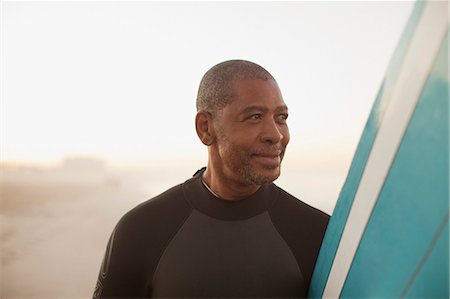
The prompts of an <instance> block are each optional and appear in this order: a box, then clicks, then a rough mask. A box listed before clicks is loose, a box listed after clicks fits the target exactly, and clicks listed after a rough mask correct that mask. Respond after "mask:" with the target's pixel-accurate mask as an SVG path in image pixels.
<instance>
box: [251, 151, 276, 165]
mask: <svg viewBox="0 0 450 299" xmlns="http://www.w3.org/2000/svg"><path fill="white" fill-rule="evenodd" d="M252 156H253V157H254V158H255V159H256V160H257V161H259V162H260V163H261V164H265V165H270V166H278V165H280V163H281V151H280V150H279V151H275V152H263V153H257V154H253V155H252Z"/></svg>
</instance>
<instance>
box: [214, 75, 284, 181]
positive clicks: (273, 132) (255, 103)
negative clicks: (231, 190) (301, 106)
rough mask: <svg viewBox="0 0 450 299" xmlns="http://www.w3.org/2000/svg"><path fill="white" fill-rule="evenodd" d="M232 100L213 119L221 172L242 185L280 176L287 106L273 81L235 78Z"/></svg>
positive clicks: (226, 177) (270, 179)
mask: <svg viewBox="0 0 450 299" xmlns="http://www.w3.org/2000/svg"><path fill="white" fill-rule="evenodd" d="M231 90H232V101H231V103H229V104H228V105H227V106H225V107H224V108H223V109H222V110H221V111H219V113H218V116H217V117H216V119H215V129H216V133H217V138H216V140H217V144H216V149H217V151H216V155H217V156H218V157H216V158H217V160H216V161H217V163H219V164H221V167H220V169H221V175H223V176H224V178H225V179H228V180H232V181H234V182H236V183H239V184H243V185H262V184H265V183H268V182H272V181H274V180H275V179H277V178H278V177H279V175H280V164H281V160H282V159H283V156H284V151H285V149H286V146H287V144H288V143H289V130H288V126H287V124H286V119H287V115H288V111H287V107H286V105H285V103H284V101H283V98H282V96H281V92H280V90H279V88H278V85H277V83H276V82H275V81H273V80H267V81H265V80H260V79H248V80H237V81H234V82H233V84H232V86H231Z"/></svg>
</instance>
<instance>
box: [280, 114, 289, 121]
mask: <svg viewBox="0 0 450 299" xmlns="http://www.w3.org/2000/svg"><path fill="white" fill-rule="evenodd" d="M287 119H288V115H287V114H280V115H279V116H278V120H279V121H280V122H286V120H287Z"/></svg>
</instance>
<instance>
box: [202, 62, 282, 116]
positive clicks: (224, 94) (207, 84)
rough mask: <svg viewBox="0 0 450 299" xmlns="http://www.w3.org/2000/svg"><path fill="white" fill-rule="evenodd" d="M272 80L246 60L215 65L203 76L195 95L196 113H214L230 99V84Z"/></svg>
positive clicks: (267, 74)
mask: <svg viewBox="0 0 450 299" xmlns="http://www.w3.org/2000/svg"><path fill="white" fill-rule="evenodd" d="M244 79H262V80H274V81H275V79H274V78H273V76H272V75H271V74H270V73H269V72H268V71H267V70H266V69H264V68H263V67H262V66H260V65H258V64H256V63H254V62H251V61H247V60H228V61H224V62H221V63H219V64H216V65H215V66H213V67H212V68H210V69H209V70H208V71H207V72H206V73H205V75H204V76H203V78H202V80H201V82H200V86H199V89H198V94H197V103H196V104H197V111H201V110H205V111H209V112H215V111H217V110H220V109H222V108H224V107H225V106H226V105H227V104H228V103H230V101H231V99H232V94H231V90H230V86H231V83H232V82H233V81H235V80H244Z"/></svg>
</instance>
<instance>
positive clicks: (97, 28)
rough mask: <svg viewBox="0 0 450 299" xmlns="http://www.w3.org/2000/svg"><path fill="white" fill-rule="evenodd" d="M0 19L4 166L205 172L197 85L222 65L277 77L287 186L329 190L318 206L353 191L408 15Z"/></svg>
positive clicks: (109, 10)
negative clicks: (369, 125)
mask: <svg viewBox="0 0 450 299" xmlns="http://www.w3.org/2000/svg"><path fill="white" fill-rule="evenodd" d="M1 5H2V12H1V16H2V18H1V19H2V21H1V25H2V28H1V60H2V61H1V62H2V64H1V65H2V66H1V75H2V77H1V84H2V90H1V108H2V110H1V134H2V140H1V141H2V142H1V150H2V153H1V154H2V161H3V162H14V163H39V164H43V165H45V164H52V163H56V162H57V161H60V160H61V159H62V158H64V157H68V156H89V157H98V158H101V159H105V160H106V161H108V163H109V164H110V165H112V166H115V167H127V166H129V167H140V168H146V167H152V166H154V165H156V164H158V165H163V166H164V167H169V168H170V167H172V169H176V168H177V166H180V165H188V166H189V167H194V166H193V165H199V167H201V166H203V165H200V164H205V162H206V153H207V152H206V149H205V147H204V146H203V145H202V144H201V142H200V141H199V140H198V138H197V136H196V133H195V129H194V117H195V113H196V111H195V98H196V93H197V88H198V84H199V82H200V80H201V77H202V76H203V74H204V73H205V72H206V71H207V70H208V69H209V68H210V67H212V66H213V65H215V64H216V63H219V62H222V61H224V60H228V59H247V60H251V61H253V62H256V63H258V64H260V65H262V66H263V67H265V68H266V69H267V70H269V72H271V73H272V75H273V76H274V77H275V78H276V80H277V82H278V84H279V86H280V88H281V91H282V93H283V97H284V100H285V102H286V104H287V105H288V107H289V114H290V115H289V121H288V125H289V128H290V132H291V142H290V145H289V146H288V151H287V153H286V158H285V161H284V167H285V170H286V173H287V174H286V176H284V174H283V177H282V178H280V180H282V179H284V181H282V182H283V183H284V184H286V185H288V186H294V185H296V183H295V180H297V178H298V177H303V178H305V180H304V182H305V181H306V182H308V180H309V179H310V180H317V179H319V180H322V181H323V182H325V181H327V180H330V183H328V184H329V186H334V187H332V188H331V189H333V188H334V189H333V192H334V193H333V194H334V195H330V194H328V193H327V194H324V195H320V196H319V195H317V192H318V190H319V189H320V188H316V189H315V190H316V194H315V195H313V196H312V197H321V198H324V197H327V196H337V195H336V193H337V192H338V191H339V189H340V186H341V185H342V183H343V181H344V179H345V175H346V172H347V171H348V167H349V165H350V162H351V159H352V157H353V154H354V151H355V149H356V146H357V143H358V141H359V138H360V136H361V133H362V131H363V128H364V124H365V122H366V120H367V117H368V115H369V113H370V109H371V106H372V104H373V102H374V100H375V97H376V94H377V92H378V89H379V88H380V85H381V82H382V80H383V76H384V73H385V71H386V69H387V66H388V63H389V60H390V58H391V56H392V54H393V51H394V49H395V47H396V44H397V42H398V40H399V37H400V35H401V32H402V30H403V28H404V26H405V24H406V21H407V19H408V17H409V15H410V13H411V11H412V9H413V6H414V3H413V2H409V1H401V2H340V1H333V2H321V1H314V2H300V1H297V2H296V1H294V2H145V1H139V2H127V1H115V2H90V1H76V2H64V1H62V2H59V1H58V2H57V1H53V2H52V1H50V2H38V1H32V2H19V1H3V2H2V4H1ZM188 166H186V167H188ZM302 171H303V172H302ZM311 172H314V173H315V174H314V175H312V174H311ZM331 182H332V183H331ZM304 184H306V183H304ZM315 184H316V185H317V186H320V184H319V183H317V182H316V183H315ZM325 185H326V184H325ZM330 192H331V191H330ZM294 193H295V192H294ZM307 193H308V192H307ZM327 209H328V210H329V209H330V208H327Z"/></svg>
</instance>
